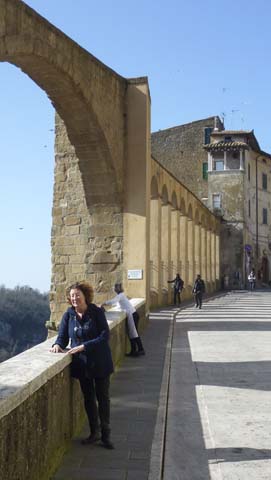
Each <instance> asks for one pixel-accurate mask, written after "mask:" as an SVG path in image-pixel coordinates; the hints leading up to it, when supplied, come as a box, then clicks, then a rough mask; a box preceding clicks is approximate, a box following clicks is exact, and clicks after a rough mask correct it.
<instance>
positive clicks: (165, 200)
mask: <svg viewBox="0 0 271 480" xmlns="http://www.w3.org/2000/svg"><path fill="white" fill-rule="evenodd" d="M167 203H168V189H167V186H166V185H163V188H162V204H163V205H166V204H167Z"/></svg>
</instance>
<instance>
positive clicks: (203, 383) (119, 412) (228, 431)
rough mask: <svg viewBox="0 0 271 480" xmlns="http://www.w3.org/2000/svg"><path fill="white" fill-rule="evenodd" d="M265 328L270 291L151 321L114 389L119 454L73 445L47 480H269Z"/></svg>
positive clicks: (270, 380) (270, 357) (269, 334)
mask: <svg viewBox="0 0 271 480" xmlns="http://www.w3.org/2000/svg"><path fill="white" fill-rule="evenodd" d="M174 316H175V317H176V322H175V323H174V326H173V321H172V319H173V317H174ZM270 320H271V293H270V292H268V291H256V292H252V293H250V292H241V291H239V292H232V293H227V294H225V295H222V296H221V295H220V296H216V297H214V298H211V299H209V300H208V301H205V303H204V305H203V308H202V310H198V309H195V307H194V306H191V305H190V306H186V307H185V308H182V309H181V310H176V309H175V310H174V308H172V309H165V310H160V311H159V312H157V313H155V314H152V316H151V320H150V326H149V328H148V329H147V331H146V332H145V334H144V336H143V342H144V346H145V347H146V351H147V355H146V356H145V357H140V358H136V359H131V358H126V359H125V361H124V363H123V365H122V367H121V368H120V369H119V370H118V372H117V373H116V375H115V376H114V378H113V381H112V389H111V393H112V395H111V396H112V439H113V441H114V444H115V446H116V449H115V450H113V451H110V450H105V449H104V448H102V447H100V446H98V445H95V446H81V444H80V438H76V439H74V441H73V445H72V448H71V450H70V452H69V453H68V454H67V455H66V456H65V458H64V461H63V464H62V467H61V468H60V469H59V471H58V472H57V473H56V474H55V476H54V477H53V479H54V480H64V479H65V480H79V479H80V480H134V479H136V480H147V479H148V480H160V478H163V480H252V479H253V480H264V479H265V480H271V321H270ZM172 331H173V336H171V332H172ZM171 341H172V344H171ZM171 347H172V348H171ZM168 387H169V397H168V396H167V393H168ZM87 434H88V431H87V429H85V431H84V432H82V437H83V436H86V435H87ZM82 437H81V438H82ZM164 439H165V443H164ZM163 453H164V462H163V463H162V454H163ZM162 470H163V471H162ZM161 471H162V475H160V473H161Z"/></svg>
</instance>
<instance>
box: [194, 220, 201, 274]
mask: <svg viewBox="0 0 271 480" xmlns="http://www.w3.org/2000/svg"><path fill="white" fill-rule="evenodd" d="M200 237H201V227H200V225H198V224H195V275H198V274H201V238H200Z"/></svg>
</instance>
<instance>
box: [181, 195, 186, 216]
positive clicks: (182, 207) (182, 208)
mask: <svg viewBox="0 0 271 480" xmlns="http://www.w3.org/2000/svg"><path fill="white" fill-rule="evenodd" d="M180 211H181V212H182V214H183V215H186V208H185V201H184V199H183V198H181V201H180Z"/></svg>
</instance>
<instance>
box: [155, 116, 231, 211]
mask: <svg viewBox="0 0 271 480" xmlns="http://www.w3.org/2000/svg"><path fill="white" fill-rule="evenodd" d="M215 127H217V128H219V129H220V130H222V129H223V128H224V127H223V123H222V122H221V120H220V118H219V117H218V116H213V117H208V118H204V119H202V120H197V121H195V122H191V123H187V124H185V125H179V126H177V127H172V128H167V129H166V130H159V131H158V132H154V133H152V135H151V148H152V155H153V157H154V158H155V159H156V160H157V161H158V162H159V163H161V165H163V166H164V167H166V168H167V169H168V170H169V171H170V172H171V173H172V174H173V175H174V176H175V177H176V178H177V179H178V180H179V181H180V182H182V183H183V184H184V185H185V186H186V187H187V188H188V189H189V190H190V191H191V192H193V193H194V194H195V195H197V197H198V198H199V199H200V200H201V201H203V202H205V201H206V200H207V198H208V183H207V175H206V173H207V154H206V152H205V150H204V149H203V145H204V144H207V143H209V142H210V134H211V132H212V131H213V129H214V128H215Z"/></svg>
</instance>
